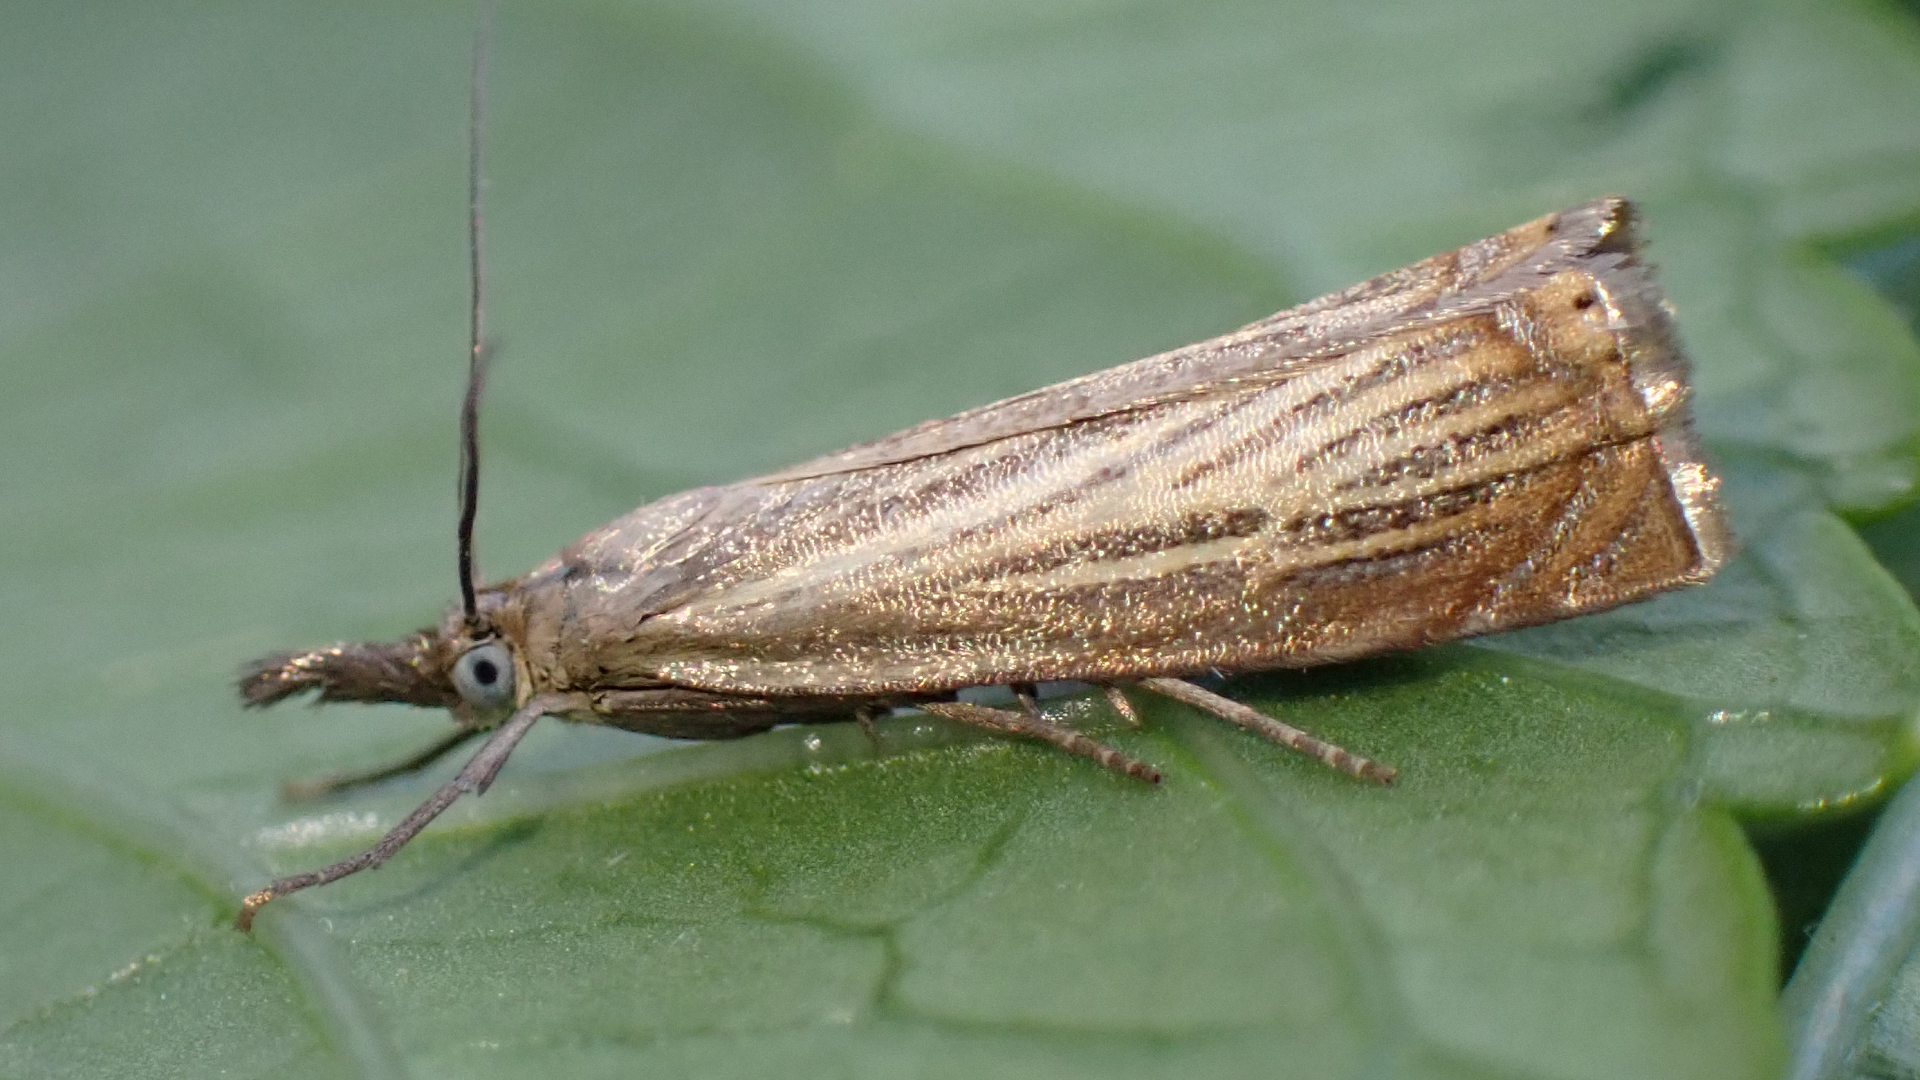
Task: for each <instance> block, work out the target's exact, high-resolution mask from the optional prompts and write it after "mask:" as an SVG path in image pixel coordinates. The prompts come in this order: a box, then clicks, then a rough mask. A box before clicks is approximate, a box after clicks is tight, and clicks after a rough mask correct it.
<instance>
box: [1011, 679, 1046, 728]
mask: <svg viewBox="0 0 1920 1080" xmlns="http://www.w3.org/2000/svg"><path fill="white" fill-rule="evenodd" d="M1007 689H1009V690H1011V691H1013V699H1014V700H1015V701H1018V702H1019V703H1020V711H1021V712H1023V713H1026V714H1027V716H1029V717H1031V718H1032V719H1035V720H1038V721H1040V722H1041V723H1045V722H1046V717H1044V716H1042V715H1040V688H1039V687H1038V686H1035V685H1034V684H1033V683H1030V682H1017V683H1014V684H1013V685H1011V686H1009V687H1007Z"/></svg>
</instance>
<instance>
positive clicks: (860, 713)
mask: <svg viewBox="0 0 1920 1080" xmlns="http://www.w3.org/2000/svg"><path fill="white" fill-rule="evenodd" d="M877 711H878V710H876V709H874V708H873V707H872V706H871V705H862V706H860V707H859V708H857V709H855V710H853V722H854V723H856V724H859V725H860V730H861V731H864V732H866V733H867V741H869V742H871V743H873V748H874V749H875V750H878V749H880V729H879V728H877V727H874V726H873V721H874V716H875V714H876V712H877Z"/></svg>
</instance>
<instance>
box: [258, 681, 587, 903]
mask: <svg viewBox="0 0 1920 1080" xmlns="http://www.w3.org/2000/svg"><path fill="white" fill-rule="evenodd" d="M574 704H575V702H574V701H572V700H571V699H568V698H566V697H561V696H549V695H542V696H540V697H536V698H534V699H533V700H532V701H529V702H527V703H526V704H525V705H523V706H521V707H520V709H519V710H518V711H516V712H515V713H514V714H513V715H512V716H511V717H509V718H508V719H507V722H506V723H504V724H501V725H500V726H499V727H497V728H495V729H494V730H493V734H491V735H489V736H488V737H487V741H486V744H485V745H484V746H482V747H480V751H479V752H478V753H476V754H474V755H473V757H472V758H471V759H469V760H468V761H467V764H466V767H464V768H462V769H461V770H460V775H458V776H455V777H454V778H453V779H451V780H449V781H447V782H446V783H445V784H443V785H441V787H440V789H439V790H438V791H435V792H434V793H433V794H432V795H430V796H428V797H427V801H426V802H423V803H421V804H420V805H419V806H417V807H415V808H414V811H413V813H411V814H408V815H407V816H406V818H405V819H403V820H402V821H401V822H400V824H398V825H395V826H394V827H393V828H392V829H391V830H389V831H388V832H387V834H386V835H385V836H382V837H381V838H380V839H379V841H378V842H376V843H375V844H374V845H373V846H372V847H370V848H368V849H367V850H365V851H363V852H361V853H360V854H358V855H354V856H352V857H350V858H345V859H341V860H340V861H339V862H336V863H333V864H331V865H328V866H323V867H321V868H320V869H318V870H312V871H309V872H307V873H304V874H294V875H292V876H290V877H283V878H276V879H275V880H274V881H273V882H272V883H270V884H269V885H268V886H267V887H266V888H264V889H261V890H260V891H259V892H256V893H254V894H252V895H250V896H248V897H247V898H246V899H245V900H242V901H241V902H240V914H239V915H238V916H236V917H235V918H234V920H233V925H234V927H235V928H236V929H239V930H242V931H247V930H252V929H253V917H254V915H255V914H256V913H258V912H259V910H260V909H261V908H262V907H265V906H266V905H267V903H268V902H269V901H272V900H276V899H278V898H280V897H282V896H286V895H287V894H288V893H295V892H299V891H300V890H301V889H310V888H312V887H313V886H315V885H325V884H326V883H327V882H329V881H338V880H340V879H341V878H343V877H346V876H347V875H348V874H354V873H358V872H360V871H362V870H370V869H372V868H374V867H376V866H379V865H380V864H381V863H383V862H386V861H387V859H389V858H390V857H392V855H393V853H394V852H396V851H399V850H400V849H401V848H402V847H405V846H406V843H407V841H409V840H411V839H413V838H414V837H415V836H417V835H419V833H420V830H422V829H424V828H426V827H427V823H428V822H430V821H432V820H433V819H434V818H437V817H439V816H440V813H441V812H442V811H444V810H445V809H446V808H447V807H449V806H452V805H453V803H454V800H456V799H458V798H459V797H460V796H462V795H464V794H466V793H467V792H469V791H473V792H484V791H486V790H487V788H488V787H489V786H490V785H492V783H493V780H494V777H496V776H498V775H500V767H501V766H502V765H505V764H506V763H507V756H508V755H509V754H511V753H513V748H514V747H515V746H517V745H519V743H520V740H521V739H522V738H524V737H525V736H526V734H527V732H528V730H529V729H531V728H532V727H533V724H534V721H536V720H538V719H540V718H541V717H542V716H545V715H546V714H548V713H550V712H564V711H566V710H567V708H568V707H569V706H571V705H574Z"/></svg>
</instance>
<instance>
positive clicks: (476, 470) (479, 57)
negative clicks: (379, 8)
mask: <svg viewBox="0 0 1920 1080" xmlns="http://www.w3.org/2000/svg"><path fill="white" fill-rule="evenodd" d="M492 36H493V5H492V4H491V3H488V4H483V5H481V8H480V26H479V29H477V30H475V31H474V35H473V91H472V113H471V115H470V116H469V118H468V122H467V253H468V256H469V258H468V264H469V265H468V269H469V271H470V273H471V277H472V280H473V308H472V317H471V319H470V320H469V323H470V325H469V329H470V330H471V331H472V334H471V337H470V347H469V350H468V353H467V396H466V399H465V400H464V401H462V402H461V405H460V530H459V538H460V539H459V548H460V604H461V607H462V609H463V610H464V611H465V613H466V621H467V629H468V630H469V631H472V632H478V631H479V629H480V606H479V603H478V601H476V599H475V598H474V582H473V519H474V515H475V514H476V513H478V511H479V504H480V388H481V386H482V385H483V384H484V383H485V382H486V377H487V348H486V343H485V339H484V337H483V331H484V328H483V326H482V324H481V320H480V300H481V287H480V286H481V281H482V279H483V276H482V274H481V269H482V265H481V260H480V187H481V176H482V171H483V170H482V168H481V166H482V164H483V157H482V155H483V153H484V151H485V149H486V117H487V43H488V41H489V39H491V38H492Z"/></svg>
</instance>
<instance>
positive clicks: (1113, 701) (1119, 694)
mask: <svg viewBox="0 0 1920 1080" xmlns="http://www.w3.org/2000/svg"><path fill="white" fill-rule="evenodd" d="M1100 690H1101V692H1102V693H1104V694H1106V695H1107V704H1109V705H1112V706H1113V711H1114V712H1117V713H1119V714H1120V719H1122V720H1125V721H1126V722H1127V726H1128V727H1131V728H1137V727H1139V726H1140V714H1139V713H1138V712H1135V711H1134V708H1133V702H1131V701H1128V700H1127V693H1126V691H1124V690H1122V689H1120V688H1119V687H1118V686H1114V685H1111V684H1109V685H1106V686H1102V687H1101V688H1100Z"/></svg>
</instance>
